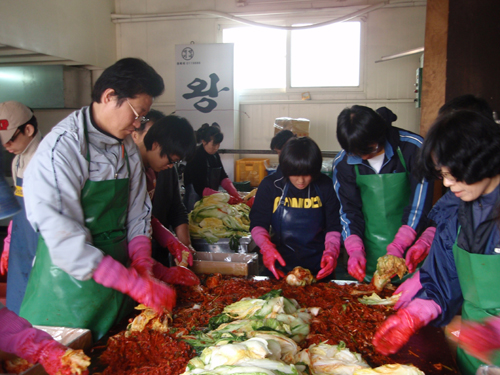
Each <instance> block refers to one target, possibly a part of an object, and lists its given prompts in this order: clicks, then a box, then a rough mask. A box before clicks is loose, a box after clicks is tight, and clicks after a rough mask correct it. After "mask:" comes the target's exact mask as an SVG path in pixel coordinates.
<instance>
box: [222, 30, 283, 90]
mask: <svg viewBox="0 0 500 375" xmlns="http://www.w3.org/2000/svg"><path fill="white" fill-rule="evenodd" d="M222 41H223V42H224V43H234V60H235V64H234V84H235V86H236V87H238V88H242V89H269V88H285V87H286V70H285V66H286V31H285V30H275V29H268V28H263V27H235V28H230V29H224V30H223V31H222Z"/></svg>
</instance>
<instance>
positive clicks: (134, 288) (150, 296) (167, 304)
mask: <svg viewBox="0 0 500 375" xmlns="http://www.w3.org/2000/svg"><path fill="white" fill-rule="evenodd" d="M93 278H94V280H95V281H96V282H97V283H99V284H101V285H104V286H105V287H107V288H112V289H115V290H118V291H119V292H122V293H124V294H127V295H129V296H130V297H132V298H133V299H134V300H135V301H137V302H139V303H143V304H144V305H146V306H148V307H151V308H152V309H154V310H156V311H157V312H158V313H163V308H166V309H167V310H169V311H172V309H173V308H174V306H175V298H176V294H175V290H174V289H173V288H171V287H169V286H168V285H167V284H165V283H163V282H161V281H159V280H156V279H154V278H152V277H150V276H148V275H140V274H139V273H138V272H137V270H136V269H135V268H133V267H130V268H126V267H125V266H124V265H123V264H121V263H120V262H118V261H116V260H114V259H113V258H112V257H111V256H109V255H106V256H105V257H104V258H103V259H102V261H101V263H99V266H98V267H97V269H96V271H95V272H94V275H93Z"/></svg>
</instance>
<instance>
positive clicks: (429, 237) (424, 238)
mask: <svg viewBox="0 0 500 375" xmlns="http://www.w3.org/2000/svg"><path fill="white" fill-rule="evenodd" d="M435 234H436V228H435V227H429V228H427V229H426V230H425V231H424V233H422V234H421V235H420V237H419V238H418V240H417V242H415V245H413V246H412V247H410V248H409V249H408V251H407V252H406V267H408V272H409V273H413V272H415V268H417V265H418V264H419V263H420V262H421V261H423V260H424V259H425V257H426V256H427V254H429V250H430V249H431V245H432V241H433V240H434V235H435Z"/></svg>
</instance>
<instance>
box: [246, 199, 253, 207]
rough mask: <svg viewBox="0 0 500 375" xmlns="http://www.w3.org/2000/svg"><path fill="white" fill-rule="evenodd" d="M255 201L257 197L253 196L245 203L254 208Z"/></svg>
mask: <svg viewBox="0 0 500 375" xmlns="http://www.w3.org/2000/svg"><path fill="white" fill-rule="evenodd" d="M253 202H255V197H252V198H250V199H249V200H247V201H246V202H245V204H246V205H247V206H248V207H250V208H252V206H253Z"/></svg>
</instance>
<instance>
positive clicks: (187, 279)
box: [153, 262, 200, 286]
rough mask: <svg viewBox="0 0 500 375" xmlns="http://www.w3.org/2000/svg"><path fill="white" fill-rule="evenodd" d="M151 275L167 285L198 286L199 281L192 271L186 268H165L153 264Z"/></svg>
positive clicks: (161, 265)
mask: <svg viewBox="0 0 500 375" xmlns="http://www.w3.org/2000/svg"><path fill="white" fill-rule="evenodd" d="M153 274H154V277H156V278H157V279H158V280H161V281H163V282H165V283H167V284H177V285H188V286H193V285H200V279H198V276H196V275H195V273H194V272H193V271H191V270H190V269H188V268H186V267H170V268H169V267H165V266H164V265H163V264H161V263H158V262H155V265H154V266H153Z"/></svg>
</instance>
